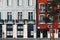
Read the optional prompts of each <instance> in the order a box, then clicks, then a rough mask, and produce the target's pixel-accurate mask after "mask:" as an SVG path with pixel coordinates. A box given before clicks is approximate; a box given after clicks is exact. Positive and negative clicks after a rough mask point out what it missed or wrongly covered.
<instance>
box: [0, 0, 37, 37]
mask: <svg viewBox="0 0 60 40" xmlns="http://www.w3.org/2000/svg"><path fill="white" fill-rule="evenodd" d="M0 38H36V0H0Z"/></svg>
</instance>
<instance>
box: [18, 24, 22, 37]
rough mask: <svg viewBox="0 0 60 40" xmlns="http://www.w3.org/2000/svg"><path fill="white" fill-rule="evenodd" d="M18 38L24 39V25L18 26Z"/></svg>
mask: <svg viewBox="0 0 60 40" xmlns="http://www.w3.org/2000/svg"><path fill="white" fill-rule="evenodd" d="M17 37H19V38H20V37H21V38H22V37H23V25H22V24H18V25H17Z"/></svg>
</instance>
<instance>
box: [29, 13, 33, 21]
mask: <svg viewBox="0 0 60 40" xmlns="http://www.w3.org/2000/svg"><path fill="white" fill-rule="evenodd" d="M28 19H29V20H33V12H28Z"/></svg>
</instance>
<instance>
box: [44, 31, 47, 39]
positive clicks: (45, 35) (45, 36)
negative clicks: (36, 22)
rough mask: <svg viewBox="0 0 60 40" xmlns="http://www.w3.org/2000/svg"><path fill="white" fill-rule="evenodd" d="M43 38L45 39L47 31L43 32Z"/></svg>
mask: <svg viewBox="0 0 60 40" xmlns="http://www.w3.org/2000/svg"><path fill="white" fill-rule="evenodd" d="M43 38H47V30H44V31H43Z"/></svg>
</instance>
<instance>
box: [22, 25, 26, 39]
mask: <svg viewBox="0 0 60 40" xmlns="http://www.w3.org/2000/svg"><path fill="white" fill-rule="evenodd" d="M23 38H27V24H25V25H24V37H23Z"/></svg>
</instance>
